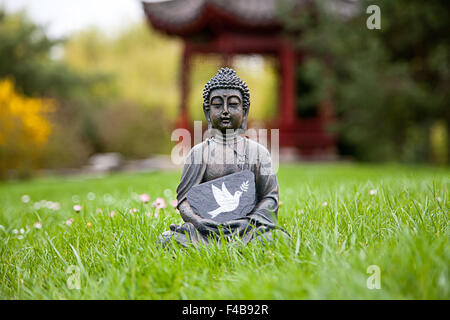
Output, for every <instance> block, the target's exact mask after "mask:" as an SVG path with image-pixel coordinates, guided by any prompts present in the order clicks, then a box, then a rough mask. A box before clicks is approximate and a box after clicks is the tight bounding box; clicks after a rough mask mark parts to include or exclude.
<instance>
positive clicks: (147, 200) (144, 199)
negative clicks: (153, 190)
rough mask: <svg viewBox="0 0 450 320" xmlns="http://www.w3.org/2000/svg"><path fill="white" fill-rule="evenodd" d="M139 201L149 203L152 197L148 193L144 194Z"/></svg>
mask: <svg viewBox="0 0 450 320" xmlns="http://www.w3.org/2000/svg"><path fill="white" fill-rule="evenodd" d="M139 199H140V200H141V201H142V202H143V203H147V202H149V201H150V196H149V195H148V194H146V193H143V194H141V195H140V196H139Z"/></svg>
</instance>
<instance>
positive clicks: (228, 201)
mask: <svg viewBox="0 0 450 320" xmlns="http://www.w3.org/2000/svg"><path fill="white" fill-rule="evenodd" d="M211 188H212V192H213V195H214V199H215V200H216V202H217V204H218V205H219V208H217V209H215V210H213V211H209V212H208V213H209V214H210V215H211V216H212V218H215V217H216V216H217V215H219V214H221V213H223V212H230V211H233V210H234V209H236V208H237V207H238V206H239V200H240V198H241V195H242V193H243V192H246V191H247V190H248V180H247V181H245V182H243V183H242V184H241V186H240V189H241V190H242V191H236V192H235V193H234V195H231V193H230V192H229V191H228V189H227V187H226V186H225V183H224V182H222V190H220V189H219V188H217V187H216V186H215V185H213V184H212V185H211Z"/></svg>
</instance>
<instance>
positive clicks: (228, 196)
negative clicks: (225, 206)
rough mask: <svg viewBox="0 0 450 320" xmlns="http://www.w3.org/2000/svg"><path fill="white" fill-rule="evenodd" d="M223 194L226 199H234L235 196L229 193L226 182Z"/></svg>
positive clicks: (223, 186) (223, 185)
mask: <svg viewBox="0 0 450 320" xmlns="http://www.w3.org/2000/svg"><path fill="white" fill-rule="evenodd" d="M222 194H224V195H225V198H227V199H233V196H232V195H231V193H230V192H229V191H228V189H227V187H226V186H225V182H222Z"/></svg>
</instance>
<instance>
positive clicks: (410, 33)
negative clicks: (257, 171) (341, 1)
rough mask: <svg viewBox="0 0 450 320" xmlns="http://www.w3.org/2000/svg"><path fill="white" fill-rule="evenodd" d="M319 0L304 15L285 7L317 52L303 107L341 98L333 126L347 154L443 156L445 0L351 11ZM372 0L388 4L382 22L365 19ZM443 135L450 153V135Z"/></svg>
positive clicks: (304, 44)
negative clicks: (438, 133)
mask: <svg viewBox="0 0 450 320" xmlns="http://www.w3.org/2000/svg"><path fill="white" fill-rule="evenodd" d="M316 3H317V5H316V6H311V7H310V8H309V9H308V10H302V11H301V12H300V13H299V14H298V15H292V14H288V13H287V12H286V11H283V9H282V10H281V11H282V12H281V14H282V15H283V16H284V19H285V21H286V26H287V28H289V29H290V30H301V32H300V33H299V36H298V40H297V43H298V46H299V48H302V49H303V50H305V51H306V52H308V54H309V55H310V58H309V59H307V60H306V62H305V64H304V65H302V66H300V67H299V70H298V71H299V76H298V77H299V81H300V83H306V84H307V85H308V87H309V90H308V91H307V92H300V96H299V100H300V102H299V108H305V107H306V108H307V107H308V106H309V107H310V106H311V105H313V106H314V105H316V106H317V105H318V104H319V103H320V102H321V101H322V100H324V99H327V98H330V97H331V98H332V99H333V100H334V102H335V104H336V109H337V116H338V119H339V120H338V123H337V125H336V126H335V127H334V128H332V129H334V130H335V131H337V132H338V134H339V136H340V151H341V152H342V153H344V154H345V153H348V154H351V155H353V156H355V157H356V158H357V159H360V160H371V161H373V160H400V161H407V162H416V161H430V160H431V161H436V159H435V157H433V156H432V154H434V153H436V151H434V150H431V149H430V145H434V143H433V142H432V141H431V143H430V139H431V138H432V135H430V130H431V128H432V127H433V126H434V125H436V124H437V122H439V121H440V123H442V121H443V123H444V127H445V128H446V129H445V130H447V131H448V128H449V120H450V113H449V109H448V105H449V101H450V100H449V90H448V89H449V88H448V83H449V75H450V68H449V61H450V59H449V37H448V30H449V28H450V25H449V20H448V18H447V15H446V8H447V3H446V1H406V0H404V1H403V0H399V1H381V0H380V1H360V2H358V3H359V4H360V12H359V13H358V14H356V15H355V16H353V17H351V18H343V17H341V16H338V15H336V14H333V13H331V12H330V10H329V7H327V2H326V1H318V2H316ZM371 4H376V5H378V6H379V7H380V9H381V30H376V29H375V30H369V29H368V28H367V27H366V19H367V18H368V17H369V15H368V14H366V12H365V10H366V8H367V7H368V6H369V5H371ZM284 10H286V8H284ZM441 125H442V124H441ZM445 136H447V135H444V137H445ZM436 139H437V140H438V141H441V145H440V146H439V147H438V148H440V149H442V148H444V149H445V153H447V154H448V144H449V141H448V140H447V141H442V137H437V138H436ZM442 144H443V145H442ZM444 158H447V157H444ZM441 159H442V157H441Z"/></svg>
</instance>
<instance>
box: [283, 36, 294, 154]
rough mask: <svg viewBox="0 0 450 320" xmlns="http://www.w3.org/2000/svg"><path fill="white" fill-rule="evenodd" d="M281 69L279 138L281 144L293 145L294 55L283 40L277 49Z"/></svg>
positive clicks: (292, 50) (289, 45) (290, 47)
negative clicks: (278, 49)
mask: <svg viewBox="0 0 450 320" xmlns="http://www.w3.org/2000/svg"><path fill="white" fill-rule="evenodd" d="M279 60H280V71H281V92H280V105H281V110H280V111H281V114H280V138H281V141H280V142H281V144H282V145H283V146H293V145H294V142H295V136H294V133H295V124H296V118H297V116H296V110H295V109H296V97H297V92H296V79H295V73H296V56H295V51H294V48H293V47H292V45H291V44H290V43H289V42H287V41H283V42H282V45H281V47H280V51H279Z"/></svg>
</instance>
